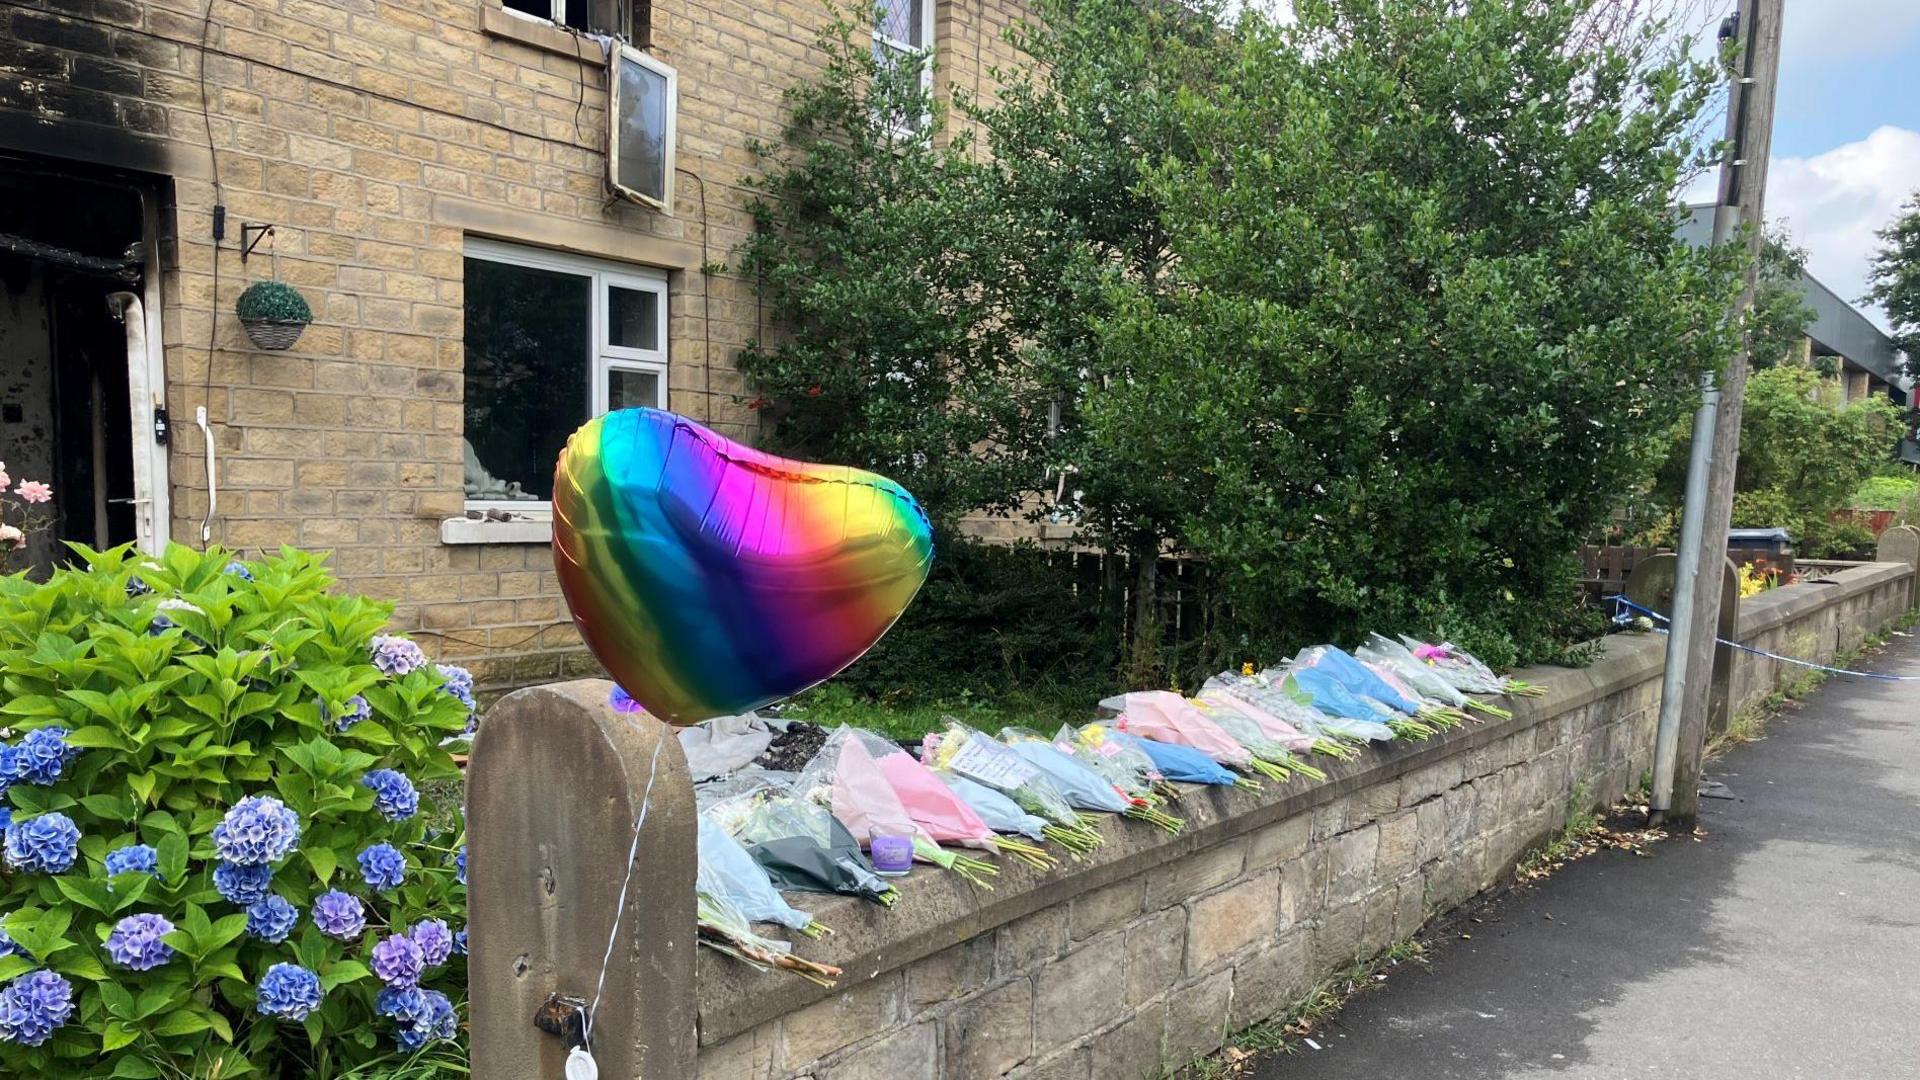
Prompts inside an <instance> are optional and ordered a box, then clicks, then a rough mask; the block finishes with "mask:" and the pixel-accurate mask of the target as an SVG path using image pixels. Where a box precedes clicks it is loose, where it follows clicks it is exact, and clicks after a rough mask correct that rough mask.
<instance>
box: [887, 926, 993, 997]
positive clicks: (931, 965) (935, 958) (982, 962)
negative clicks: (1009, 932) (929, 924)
mask: <svg viewBox="0 0 1920 1080" xmlns="http://www.w3.org/2000/svg"><path fill="white" fill-rule="evenodd" d="M993 942H994V939H993V935H991V934H983V935H981V936H979V937H976V938H974V939H972V940H971V941H964V942H961V943H960V944H958V945H954V946H952V947H950V948H946V949H942V950H940V951H939V952H937V953H934V954H933V955H932V956H929V957H927V958H926V959H924V960H919V961H915V962H914V963H913V964H912V965H911V966H909V967H908V968H907V1005H908V1008H909V1010H910V1011H911V1012H914V1013H918V1012H920V1011H921V1010H923V1009H926V1008H927V1007H928V1006H931V1005H937V1004H939V1003H941V1002H944V1001H950V1000H953V999H954V998H958V997H964V996H965V995H967V994H970V993H972V992H973V991H975V990H978V989H980V988H981V987H983V986H985V985H986V984H987V981H988V980H989V979H991V978H992V977H993Z"/></svg>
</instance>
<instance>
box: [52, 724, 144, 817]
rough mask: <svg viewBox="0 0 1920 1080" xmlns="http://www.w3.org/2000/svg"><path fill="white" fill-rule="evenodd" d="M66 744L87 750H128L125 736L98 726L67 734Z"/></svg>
mask: <svg viewBox="0 0 1920 1080" xmlns="http://www.w3.org/2000/svg"><path fill="white" fill-rule="evenodd" d="M67 743H68V745H70V746H78V747H82V748H87V749H91V748H95V747H105V748H109V749H113V750H126V749H130V748H129V747H128V746H127V740H126V738H125V736H122V735H120V734H119V733H118V732H115V731H114V730H113V729H111V728H104V727H98V726H95V727H83V728H80V729H78V730H76V731H73V732H70V733H68V735H67ZM82 802H85V800H82Z"/></svg>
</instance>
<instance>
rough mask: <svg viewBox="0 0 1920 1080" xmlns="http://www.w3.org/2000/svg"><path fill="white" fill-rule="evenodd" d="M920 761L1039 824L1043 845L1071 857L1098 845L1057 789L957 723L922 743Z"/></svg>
mask: <svg viewBox="0 0 1920 1080" xmlns="http://www.w3.org/2000/svg"><path fill="white" fill-rule="evenodd" d="M920 757H921V760H922V761H923V762H925V763H926V765H927V767H928V768H930V769H933V770H934V771H935V772H943V773H957V774H959V775H961V776H964V777H966V778H967V779H969V780H972V781H973V782H974V783H976V784H982V785H985V786H986V787H990V788H993V789H994V790H995V791H998V792H1000V793H1001V794H1003V795H1006V796H1007V797H1008V798H1010V799H1012V800H1013V801H1014V803H1015V804H1016V805H1018V806H1019V807H1020V809H1022V810H1024V811H1026V812H1027V813H1029V814H1032V815H1034V816H1035V817H1039V818H1044V819H1046V821H1047V825H1046V826H1045V828H1044V829H1043V830H1042V831H1043V832H1044V834H1045V835H1046V837H1047V839H1049V840H1052V841H1053V842H1054V843H1057V844H1059V845H1060V846H1061V847H1064V848H1066V849H1067V851H1069V852H1070V853H1073V854H1075V855H1080V854H1084V853H1086V852H1088V851H1092V850H1093V849H1094V848H1095V847H1098V846H1099V844H1100V832H1099V830H1097V829H1095V828H1094V827H1093V825H1092V824H1091V823H1090V822H1088V821H1086V820H1085V819H1084V818H1082V817H1081V816H1080V815H1079V814H1078V813H1075V812H1074V809H1073V805H1072V804H1071V803H1070V802H1068V801H1067V797H1066V796H1065V795H1064V794H1062V793H1061V791H1060V789H1059V787H1058V786H1056V785H1055V784H1054V783H1053V781H1052V780H1050V779H1048V778H1047V775H1046V774H1045V773H1043V772H1041V771H1040V769H1039V768H1037V767H1035V766H1034V765H1032V764H1029V763H1028V762H1027V760H1026V759H1025V758H1023V757H1021V756H1020V755H1019V754H1016V753H1014V752H1013V748H1012V747H1010V746H1008V745H1007V744H1005V743H1003V742H999V741H997V740H995V739H991V738H988V737H987V736H985V735H983V734H981V733H980V732H978V731H975V730H974V729H972V728H970V727H968V726H967V725H965V724H963V723H961V722H960V721H958V720H949V721H947V728H946V730H945V731H942V732H941V733H939V734H937V735H929V736H927V738H926V740H925V741H924V742H923V743H921V747H920Z"/></svg>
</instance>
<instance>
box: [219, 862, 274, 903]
mask: <svg viewBox="0 0 1920 1080" xmlns="http://www.w3.org/2000/svg"><path fill="white" fill-rule="evenodd" d="M272 884H273V867H271V866H266V865H264V864H263V865H258V866H236V865H235V864H233V863H230V862H223V863H221V864H220V865H218V866H216V867H214V868H213V887H214V888H215V889H216V890H218V891H219V893H220V895H221V896H224V897H226V898H227V902H228V903H233V904H238V905H240V906H241V907H252V906H253V905H254V904H257V903H259V902H260V901H261V899H263V898H264V897H265V896H266V895H267V889H268V888H269V887H270V886H272Z"/></svg>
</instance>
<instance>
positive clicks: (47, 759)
mask: <svg viewBox="0 0 1920 1080" xmlns="http://www.w3.org/2000/svg"><path fill="white" fill-rule="evenodd" d="M79 753H80V748H79V747H77V746H68V745H67V729H66V728H63V727H48V728H37V729H35V730H33V731H29V732H27V733H26V734H25V735H23V736H21V738H20V745H18V746H16V747H14V748H13V753H12V754H10V755H8V757H9V758H10V759H11V763H10V767H9V768H8V770H7V771H8V773H9V775H10V776H11V778H12V782H13V783H16V784H39V785H41V786H43V787H44V786H45V785H47V784H51V783H53V782H54V781H56V780H58V779H60V770H61V769H63V768H65V767H66V764H67V762H69V761H72V760H73V759H74V758H75V757H77V756H78V755H79Z"/></svg>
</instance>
